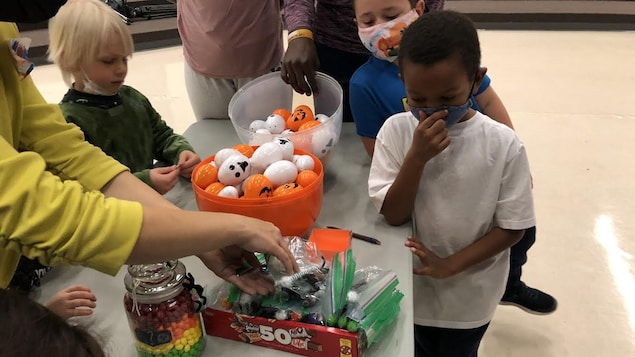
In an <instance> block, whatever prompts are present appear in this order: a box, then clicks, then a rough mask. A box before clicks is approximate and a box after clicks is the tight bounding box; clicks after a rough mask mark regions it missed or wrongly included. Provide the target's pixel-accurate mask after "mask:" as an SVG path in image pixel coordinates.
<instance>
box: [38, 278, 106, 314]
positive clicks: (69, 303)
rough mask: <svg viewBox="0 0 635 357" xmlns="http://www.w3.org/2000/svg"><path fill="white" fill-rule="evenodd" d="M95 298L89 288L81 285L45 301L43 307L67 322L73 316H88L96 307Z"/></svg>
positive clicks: (67, 289)
mask: <svg viewBox="0 0 635 357" xmlns="http://www.w3.org/2000/svg"><path fill="white" fill-rule="evenodd" d="M95 301H97V297H95V294H93V293H92V292H91V291H90V289H89V288H87V287H85V286H82V285H74V286H71V287H68V288H66V289H64V290H62V291H60V292H58V293H57V294H55V296H53V297H52V298H51V300H49V301H47V302H46V304H44V306H46V307H47V308H48V309H49V310H51V311H52V312H53V313H54V314H55V315H57V316H59V317H61V318H63V319H64V320H67V319H69V318H71V317H75V316H88V315H91V314H92V313H93V310H92V309H94V308H95V307H96V306H97V305H96V304H95Z"/></svg>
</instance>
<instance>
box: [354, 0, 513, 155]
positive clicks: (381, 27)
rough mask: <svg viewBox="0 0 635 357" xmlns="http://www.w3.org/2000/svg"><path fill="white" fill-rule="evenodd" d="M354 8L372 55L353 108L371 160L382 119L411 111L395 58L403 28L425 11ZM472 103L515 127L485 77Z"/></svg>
mask: <svg viewBox="0 0 635 357" xmlns="http://www.w3.org/2000/svg"><path fill="white" fill-rule="evenodd" d="M354 5H355V22H356V23H357V26H358V29H359V31H358V33H359V37H360V39H361V41H362V43H363V44H364V46H365V47H366V48H367V49H368V50H369V51H370V52H371V53H372V54H373V56H371V57H370V59H369V60H368V61H367V62H366V63H365V64H364V65H362V66H361V67H360V68H359V69H358V70H357V71H356V72H355V74H353V77H352V78H351V83H350V105H351V111H352V113H353V117H354V118H355V125H356V127H357V135H359V136H360V137H361V139H362V143H363V144H364V148H365V149H366V151H367V152H368V155H369V156H371V157H372V156H373V148H374V146H375V137H376V136H377V132H378V131H379V128H381V125H382V124H383V123H384V121H385V120H386V119H387V118H388V117H389V116H391V115H393V114H396V113H399V112H403V111H407V110H408V104H407V103H406V101H405V92H404V89H403V82H402V81H401V79H400V78H399V67H398V64H397V63H396V61H395V60H396V59H397V54H398V53H399V43H400V42H401V36H402V33H403V30H404V29H405V28H406V27H407V26H408V25H409V24H410V23H411V22H413V21H414V20H416V19H417V18H418V17H419V16H420V15H421V14H422V13H424V11H426V9H425V5H424V1H423V0H388V1H382V2H377V1H374V0H355V1H354ZM471 105H472V108H473V109H475V110H480V111H482V112H483V113H485V114H487V115H489V116H490V117H492V118H493V119H495V120H497V121H499V122H501V123H503V124H505V125H507V126H509V127H510V128H513V126H512V122H511V119H510V118H509V115H508V114H507V111H506V110H505V107H504V106H503V103H502V102H501V100H500V98H499V97H498V96H497V95H496V92H494V89H493V88H492V87H491V86H490V78H489V77H488V76H487V75H486V76H485V78H484V80H483V82H482V83H481V85H480V86H479V87H478V90H477V91H476V92H475V93H474V95H473V97H472V104H471Z"/></svg>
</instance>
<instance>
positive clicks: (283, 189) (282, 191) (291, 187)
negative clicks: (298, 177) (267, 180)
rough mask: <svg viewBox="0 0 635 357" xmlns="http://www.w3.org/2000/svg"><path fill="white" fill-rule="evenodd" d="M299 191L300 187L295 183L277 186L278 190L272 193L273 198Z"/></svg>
mask: <svg viewBox="0 0 635 357" xmlns="http://www.w3.org/2000/svg"><path fill="white" fill-rule="evenodd" d="M301 189H302V186H300V185H298V184H297V183H295V182H291V183H285V184H284V185H281V186H278V188H276V189H275V191H273V197H278V196H284V195H289V194H292V193H294V192H296V191H300V190H301Z"/></svg>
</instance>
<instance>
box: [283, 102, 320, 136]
mask: <svg viewBox="0 0 635 357" xmlns="http://www.w3.org/2000/svg"><path fill="white" fill-rule="evenodd" d="M312 120H315V116H314V115H313V111H312V110H311V108H309V107H308V106H306V105H304V104H302V105H298V107H297V108H295V110H294V111H293V114H291V116H290V117H289V119H287V129H291V130H293V131H298V129H300V125H302V124H304V123H306V122H308V121H312Z"/></svg>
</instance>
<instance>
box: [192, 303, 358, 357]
mask: <svg viewBox="0 0 635 357" xmlns="http://www.w3.org/2000/svg"><path fill="white" fill-rule="evenodd" d="M203 321H204V323H205V332H206V333H207V334H208V335H211V336H217V337H222V338H226V339H230V340H235V341H240V342H244V343H250V344H253V345H257V346H261V347H265V348H271V349H276V350H280V351H284V352H290V353H295V354H298V355H301V356H329V357H331V356H337V357H361V356H362V355H363V348H362V346H363V343H362V341H361V339H360V336H359V335H358V334H357V333H352V332H349V331H346V330H342V329H339V328H334V327H325V326H319V325H311V324H305V323H302V322H296V321H279V320H272V319H266V318H263V317H252V316H247V315H241V314H235V313H232V312H230V311H223V310H217V309H214V308H210V307H208V308H206V309H205V310H204V311H203Z"/></svg>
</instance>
